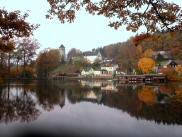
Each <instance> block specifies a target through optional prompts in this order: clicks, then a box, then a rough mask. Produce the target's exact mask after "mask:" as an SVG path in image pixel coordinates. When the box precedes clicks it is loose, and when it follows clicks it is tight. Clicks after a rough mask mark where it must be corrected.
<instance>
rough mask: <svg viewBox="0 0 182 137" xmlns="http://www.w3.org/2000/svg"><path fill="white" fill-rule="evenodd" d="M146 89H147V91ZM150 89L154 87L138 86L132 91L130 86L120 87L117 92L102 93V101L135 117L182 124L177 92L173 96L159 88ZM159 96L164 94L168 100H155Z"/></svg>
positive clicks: (181, 108)
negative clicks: (156, 89)
mask: <svg viewBox="0 0 182 137" xmlns="http://www.w3.org/2000/svg"><path fill="white" fill-rule="evenodd" d="M165 88H166V87H165ZM147 89H149V91H147ZM152 89H154V88H151V87H145V88H142V87H140V88H137V89H136V90H135V91H134V90H131V88H130V87H122V88H120V92H118V93H113V94H110V95H106V94H104V95H103V100H102V103H103V104H105V105H107V106H110V107H114V108H118V109H121V110H123V111H125V112H127V113H129V114H130V115H131V116H134V117H136V118H137V119H138V118H141V119H147V120H154V121H155V122H157V123H164V124H182V117H181V115H182V98H180V101H181V102H180V101H179V100H177V99H176V98H179V97H180V96H179V95H177V94H176V95H175V96H173V94H172V95H171V96H169V93H168V94H166V95H164V94H163V93H161V91H160V90H158V91H152ZM159 89H160V87H159ZM141 92H146V93H144V94H143V93H142V94H143V95H142V96H139V94H140V93H141ZM147 92H148V93H147ZM180 93H182V92H180ZM145 95H146V97H145ZM181 95H182V94H181ZM150 96H151V97H150ZM160 96H162V97H163V98H164V100H165V98H166V96H168V99H169V101H168V102H160V101H159V100H156V98H157V99H158V97H160ZM141 98H142V100H141ZM151 102H152V103H151Z"/></svg>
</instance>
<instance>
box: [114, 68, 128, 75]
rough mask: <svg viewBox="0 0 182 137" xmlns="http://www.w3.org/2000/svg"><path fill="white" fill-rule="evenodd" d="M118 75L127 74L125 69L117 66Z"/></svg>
mask: <svg viewBox="0 0 182 137" xmlns="http://www.w3.org/2000/svg"><path fill="white" fill-rule="evenodd" d="M116 75H126V73H125V72H123V70H122V69H121V68H119V67H118V68H117V69H116Z"/></svg>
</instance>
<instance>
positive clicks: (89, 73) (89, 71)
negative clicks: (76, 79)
mask: <svg viewBox="0 0 182 137" xmlns="http://www.w3.org/2000/svg"><path fill="white" fill-rule="evenodd" d="M81 75H82V76H100V75H101V71H100V70H94V69H93V68H89V69H83V70H82V72H81Z"/></svg>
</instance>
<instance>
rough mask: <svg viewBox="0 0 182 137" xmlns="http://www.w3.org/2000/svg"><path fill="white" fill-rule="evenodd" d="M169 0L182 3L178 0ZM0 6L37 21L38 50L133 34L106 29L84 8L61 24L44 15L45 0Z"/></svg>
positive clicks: (4, 1) (6, 1)
mask: <svg viewBox="0 0 182 137" xmlns="http://www.w3.org/2000/svg"><path fill="white" fill-rule="evenodd" d="M168 1H172V0H168ZM173 1H174V2H175V3H178V4H181V5H182V0H173ZM0 7H1V8H2V7H5V9H7V10H9V11H13V10H21V11H22V12H27V11H29V12H28V13H29V14H30V16H29V18H28V21H29V22H31V23H37V24H40V27H39V28H38V29H37V30H36V31H35V32H34V37H35V38H36V39H37V40H38V41H39V43H40V44H41V49H44V48H47V47H51V48H58V47H59V46H60V45H61V44H64V45H65V47H66V52H68V51H69V49H71V48H78V49H80V50H82V51H86V50H91V49H93V48H97V47H103V46H105V45H108V44H112V43H117V42H123V41H126V40H127V39H128V38H129V37H131V36H134V35H135V34H136V33H132V32H128V31H126V29H125V28H120V29H118V30H115V29H113V28H110V27H109V26H108V19H107V18H105V17H102V16H92V15H89V14H88V13H86V12H85V11H84V10H82V11H80V12H79V13H78V15H77V18H76V20H75V22H74V23H72V24H69V23H66V24H61V23H60V22H59V20H58V19H57V18H56V17H55V19H53V20H48V19H46V18H45V15H46V13H47V11H48V9H49V5H48V2H47V0H0Z"/></svg>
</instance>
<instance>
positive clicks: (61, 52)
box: [59, 44, 66, 61]
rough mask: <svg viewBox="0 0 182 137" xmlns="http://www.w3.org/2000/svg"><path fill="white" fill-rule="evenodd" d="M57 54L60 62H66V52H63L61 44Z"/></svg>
mask: <svg viewBox="0 0 182 137" xmlns="http://www.w3.org/2000/svg"><path fill="white" fill-rule="evenodd" d="M59 52H60V54H61V61H62V59H64V61H65V60H66V51H65V47H64V45H63V44H61V46H60V47H59Z"/></svg>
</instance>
